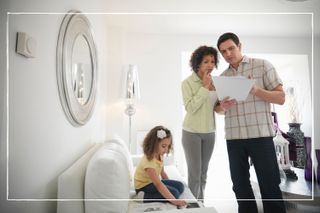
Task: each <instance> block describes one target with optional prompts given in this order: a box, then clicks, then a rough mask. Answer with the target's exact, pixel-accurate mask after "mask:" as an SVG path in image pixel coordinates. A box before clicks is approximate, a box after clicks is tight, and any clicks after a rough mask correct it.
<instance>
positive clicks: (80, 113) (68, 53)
mask: <svg viewBox="0 0 320 213" xmlns="http://www.w3.org/2000/svg"><path fill="white" fill-rule="evenodd" d="M96 79H97V59H96V47H95V44H94V41H93V36H92V30H91V26H90V23H89V21H88V19H87V18H86V17H85V16H84V15H83V14H81V13H80V12H78V11H71V12H69V13H68V14H67V15H66V16H65V17H64V19H63V21H62V24H61V27H60V32H59V38H58V46H57V80H58V88H59V94H60V99H61V104H62V107H63V109H64V112H65V114H66V115H67V118H68V120H69V121H70V123H71V124H73V125H74V126H81V125H84V124H85V123H86V122H87V121H88V120H89V119H90V117H91V115H92V111H93V107H94V102H95V93H96Z"/></svg>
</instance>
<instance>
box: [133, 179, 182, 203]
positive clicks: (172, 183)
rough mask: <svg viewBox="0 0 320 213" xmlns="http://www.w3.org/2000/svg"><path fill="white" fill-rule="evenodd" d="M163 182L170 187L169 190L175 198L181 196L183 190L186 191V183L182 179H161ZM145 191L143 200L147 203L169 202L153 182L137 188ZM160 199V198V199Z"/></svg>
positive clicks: (138, 190)
mask: <svg viewBox="0 0 320 213" xmlns="http://www.w3.org/2000/svg"><path fill="white" fill-rule="evenodd" d="M161 181H162V183H163V184H164V185H165V186H166V187H167V188H168V190H169V191H170V192H171V194H172V195H173V196H174V197H175V198H179V197H180V195H181V194H182V192H183V191H184V185H183V183H181V182H180V181H177V180H169V179H165V180H161ZM140 191H143V192H144V198H143V201H144V202H145V203H147V202H167V200H165V198H164V197H163V196H162V195H161V194H160V192H159V191H158V189H157V188H156V187H155V185H154V184H153V183H150V184H148V185H146V186H144V187H142V188H141V189H136V192H137V193H138V192H140ZM158 199H159V200H158Z"/></svg>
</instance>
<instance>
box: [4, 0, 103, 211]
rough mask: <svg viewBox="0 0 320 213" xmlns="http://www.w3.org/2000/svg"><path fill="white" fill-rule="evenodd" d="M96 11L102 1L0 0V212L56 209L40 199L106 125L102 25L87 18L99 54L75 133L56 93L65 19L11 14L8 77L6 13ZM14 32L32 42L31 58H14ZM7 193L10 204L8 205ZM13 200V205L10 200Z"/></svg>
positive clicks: (52, 193) (51, 194)
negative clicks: (90, 105) (92, 100)
mask: <svg viewBox="0 0 320 213" xmlns="http://www.w3.org/2000/svg"><path fill="white" fill-rule="evenodd" d="M94 8H103V5H102V3H101V1H98V0H93V1H89V2H88V1H82V2H81V1H68V3H66V1H55V2H52V3H51V2H50V1H48V2H43V1H38V0H33V1H28V2H27V1H10V2H9V1H5V2H3V1H1V19H0V20H1V50H0V51H1V78H0V79H1V149H0V150H1V154H0V156H1V172H0V174H1V195H0V198H1V203H0V204H1V207H0V209H1V212H30V213H31V212H39V213H40V212H55V211H56V202H55V201H51V202H43V201H41V199H56V198H57V177H58V175H59V174H60V173H61V172H62V171H63V170H65V169H66V168H67V167H68V166H69V165H71V164H72V163H73V162H74V161H75V160H76V159H77V158H79V157H80V156H81V155H82V154H83V153H84V152H85V151H86V150H87V149H88V148H89V147H90V146H91V145H92V144H93V143H96V142H101V141H103V140H104V139H105V135H106V131H105V129H106V123H107V120H106V105H105V103H106V100H107V94H106V91H107V90H106V82H107V75H106V73H107V70H106V66H105V58H106V54H105V52H106V51H105V49H106V48H105V47H106V43H105V41H106V40H105V38H106V28H105V27H104V26H105V20H104V19H102V18H101V16H97V15H87V17H88V19H89V20H90V22H91V24H92V28H93V32H94V39H95V42H96V46H97V51H98V87H97V91H98V92H97V97H96V105H95V109H94V112H93V115H92V117H91V119H90V120H89V122H88V123H87V124H86V125H85V126H83V127H78V128H76V127H74V126H72V125H71V124H70V123H69V122H68V120H67V118H66V116H65V114H64V111H63V109H62V106H61V104H60V99H59V93H58V88H57V78H56V45H57V39H58V32H59V28H60V24H61V21H62V19H63V16H64V14H56V15H54V14H51V15H34V14H33V15H32V14H29V15H14V14H11V15H10V16H9V22H8V24H9V25H8V26H9V34H8V35H9V37H8V44H9V46H8V47H9V50H8V53H9V54H8V56H9V57H8V58H9V60H8V65H9V70H8V72H7V70H6V63H5V62H6V20H7V17H6V12H7V11H9V12H61V13H65V12H67V11H69V10H71V9H78V10H81V11H83V12H90V11H91V10H92V9H94ZM17 32H26V33H28V34H29V35H31V36H32V37H33V38H34V39H35V40H36V41H37V52H36V58H31V59H27V58H25V57H22V56H21V55H18V54H16V53H15V45H16V33H17ZM7 74H8V76H7ZM7 77H8V82H6V80H7ZM7 84H8V85H9V90H8V91H7V90H6V86H7ZM6 95H8V100H9V102H8V103H7V100H6V97H7V96H6ZM6 104H8V109H9V111H8V112H9V114H8V115H9V117H7V111H6V110H7V109H6ZM7 118H8V123H9V126H7V125H6V121H7V120H6V119H7ZM7 130H9V132H8V134H6V131H7ZM6 137H8V141H7V140H6V139H7V138H6ZM7 149H8V153H7ZM7 154H8V161H7V159H6V156H7ZM7 162H8V167H7ZM7 168H8V180H9V181H8V188H7V185H6V184H7V183H6V174H7V170H6V169H7ZM7 190H8V198H9V199H11V201H7V200H6V199H7ZM15 199H18V201H12V200H15ZM21 199H22V200H23V199H40V200H38V201H27V202H23V201H22V200H21Z"/></svg>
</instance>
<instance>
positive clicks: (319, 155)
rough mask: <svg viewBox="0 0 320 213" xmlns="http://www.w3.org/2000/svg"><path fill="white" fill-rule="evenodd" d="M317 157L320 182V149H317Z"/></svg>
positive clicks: (319, 181) (319, 180) (318, 179)
mask: <svg viewBox="0 0 320 213" xmlns="http://www.w3.org/2000/svg"><path fill="white" fill-rule="evenodd" d="M316 158H317V161H318V166H317V182H318V184H320V149H316Z"/></svg>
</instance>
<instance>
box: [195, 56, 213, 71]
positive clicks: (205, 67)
mask: <svg viewBox="0 0 320 213" xmlns="http://www.w3.org/2000/svg"><path fill="white" fill-rule="evenodd" d="M215 66H216V62H215V60H214V56H213V55H206V56H204V57H203V59H202V61H201V63H200V64H199V68H198V75H199V76H203V75H204V74H207V73H211V72H212V70H213V68H214V67H215Z"/></svg>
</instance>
